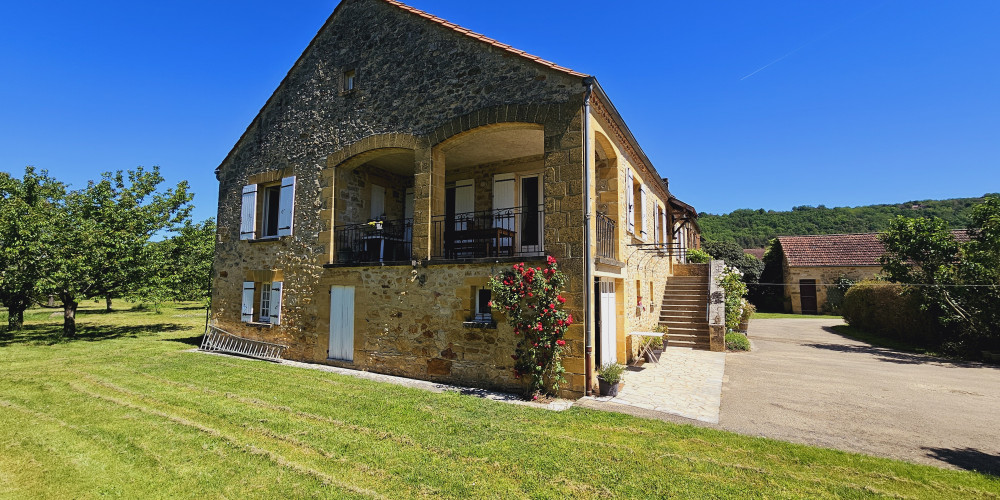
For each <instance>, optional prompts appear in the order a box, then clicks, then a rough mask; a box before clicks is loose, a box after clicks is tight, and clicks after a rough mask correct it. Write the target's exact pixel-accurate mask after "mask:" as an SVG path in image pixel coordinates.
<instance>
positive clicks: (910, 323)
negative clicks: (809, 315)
mask: <svg viewBox="0 0 1000 500" xmlns="http://www.w3.org/2000/svg"><path fill="white" fill-rule="evenodd" d="M841 311H842V312H843V314H844V321H847V324H849V325H851V326H853V327H855V328H858V329H861V330H864V331H866V332H869V333H874V334H877V335H882V336H885V337H889V338H893V339H898V340H906V341H912V342H916V343H926V342H932V341H933V340H934V337H935V331H934V325H936V323H937V322H936V321H934V320H933V318H929V317H928V315H927V314H926V313H924V312H923V311H921V310H920V299H919V297H918V296H916V295H915V294H910V293H906V287H904V286H902V285H899V284H898V283H888V282H884V281H876V280H865V281H861V282H859V283H856V284H855V285H854V286H852V287H850V289H848V290H847V293H846V294H844V301H843V304H842V305H841Z"/></svg>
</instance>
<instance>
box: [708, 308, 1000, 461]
mask: <svg viewBox="0 0 1000 500" xmlns="http://www.w3.org/2000/svg"><path fill="white" fill-rule="evenodd" d="M838 324H842V322H841V321H839V320H831V319H766V320H754V321H753V322H752V323H751V325H750V339H751V341H752V342H753V348H754V349H753V351H752V352H749V353H740V354H734V353H731V354H729V355H728V356H727V359H726V372H725V373H726V378H725V381H724V383H723V389H722V391H723V392H722V408H721V414H720V422H719V426H720V427H722V428H724V429H727V430H731V431H735V432H739V433H742V434H749V435H759V436H766V437H770V438H775V439H781V440H785V441H794V442H800V443H807V444H811V445H817V446H824V447H829V448H837V449H841V450H847V451H855V452H861V453H867V454H871V455H880V456H886V457H893V458H899V459H903V460H907V461H910V462H917V463H924V464H930V465H937V466H941V467H952V468H962V469H972V470H979V471H981V472H986V473H990V474H993V475H998V476H1000V368H998V367H997V366H995V365H983V364H980V363H957V362H951V361H947V360H941V359H936V358H930V357H926V356H920V355H915V354H908V353H902V352H898V351H893V350H890V349H883V348H877V347H872V346H870V345H868V344H865V343H862V342H857V341H854V340H849V339H847V338H845V337H842V336H840V335H837V334H836V333H834V332H833V330H832V329H831V328H830V327H832V326H834V325H838Z"/></svg>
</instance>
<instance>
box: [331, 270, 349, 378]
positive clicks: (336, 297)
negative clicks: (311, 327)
mask: <svg viewBox="0 0 1000 500" xmlns="http://www.w3.org/2000/svg"><path fill="white" fill-rule="evenodd" d="M328 357H329V358H330V359H336V360H341V361H354V287H353V286H337V285H334V286H331V287H330V353H329V355H328Z"/></svg>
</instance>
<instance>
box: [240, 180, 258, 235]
mask: <svg viewBox="0 0 1000 500" xmlns="http://www.w3.org/2000/svg"><path fill="white" fill-rule="evenodd" d="M240 213H241V218H240V239H241V240H252V239H254V238H256V237H257V185H256V184H250V185H248V186H243V207H242V210H241V212H240Z"/></svg>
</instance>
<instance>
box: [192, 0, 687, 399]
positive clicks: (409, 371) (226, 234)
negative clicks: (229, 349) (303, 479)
mask: <svg viewBox="0 0 1000 500" xmlns="http://www.w3.org/2000/svg"><path fill="white" fill-rule="evenodd" d="M347 75H351V77H352V79H351V82H350V84H348V83H347V80H346V78H347ZM582 76H583V75H580V74H578V73H575V72H572V71H569V70H565V69H562V68H558V67H554V66H553V65H551V64H548V63H544V62H542V63H540V62H538V61H536V60H533V59H531V58H527V57H522V56H520V55H518V54H516V53H514V52H512V50H511V49H509V48H504V47H502V46H499V45H498V44H496V43H494V42H492V41H490V40H488V39H484V38H482V37H478V36H470V35H468V34H466V33H462V32H459V31H456V29H455V28H454V27H453V26H449V25H447V24H445V23H443V22H441V21H440V20H434V19H431V18H429V16H427V15H425V14H422V13H419V12H418V11H414V10H412V9H408V8H404V7H401V6H400V5H398V4H396V3H395V2H390V1H385V0H344V1H343V2H342V3H341V4H340V5H339V6H338V7H337V9H336V10H335V12H334V14H333V15H332V16H331V17H330V19H329V20H328V21H327V23H326V24H325V25H324V26H323V28H322V29H321V30H320V31H319V33H318V34H317V35H316V37H315V39H314V40H313V41H312V42H311V43H310V45H309V47H308V48H307V49H306V50H305V52H304V53H303V54H302V56H301V57H300V59H299V60H298V61H297V62H296V63H295V65H294V66H293V68H292V69H291V70H290V71H289V73H288V75H287V76H286V77H285V79H284V80H283V81H282V83H281V85H280V86H279V87H278V89H277V90H276V91H275V93H274V95H272V97H271V98H270V99H269V100H268V101H267V103H266V104H265V105H264V107H263V108H262V109H261V111H260V113H259V115H258V116H257V117H256V118H255V119H254V121H253V122H252V123H251V124H250V126H249V127H248V129H247V130H246V132H245V133H244V134H243V136H242V137H241V138H240V140H239V141H238V142H237V144H236V145H235V147H234V148H233V149H232V151H231V152H230V154H229V155H228V156H227V157H226V159H225V160H224V161H223V162H222V164H221V165H220V166H219V168H218V169H217V177H218V179H219V211H218V223H219V226H218V227H219V230H218V239H217V246H216V258H215V273H216V274H215V278H214V287H213V299H212V321H213V323H214V324H216V325H217V326H219V327H221V328H224V329H226V330H228V331H231V332H232V333H235V334H237V335H243V336H247V337H250V338H255V339H261V340H267V341H272V342H281V343H284V344H287V345H288V346H289V349H288V351H287V356H288V357H290V358H293V359H299V360H304V361H312V362H321V363H329V364H334V365H340V366H348V367H352V368H357V369H362V370H371V371H377V372H382V373H391V374H395V375H403V376H408V377H415V378H422V379H428V380H440V381H445V382H451V383H458V384H464V385H473V386H479V387H489V388H499V389H505V390H515V389H518V388H519V387H520V383H519V382H518V381H517V380H516V379H515V378H514V377H513V376H512V373H511V367H512V360H511V358H510V354H511V353H512V352H513V349H514V346H515V344H516V337H514V335H513V332H512V331H511V329H510V328H509V326H508V325H506V323H505V322H504V321H503V318H500V317H497V318H495V319H496V325H495V327H493V326H491V325H470V324H468V323H469V319H470V317H471V316H472V314H473V308H474V305H475V301H476V296H475V293H476V290H477V289H479V288H482V287H484V286H485V284H486V282H487V280H488V278H489V276H491V275H493V274H496V273H498V272H500V271H502V270H504V269H507V268H509V266H510V265H511V263H512V262H515V261H524V262H526V263H533V262H538V263H539V265H541V262H543V261H544V257H545V256H546V255H551V256H554V257H556V258H557V259H558V260H559V264H560V267H561V269H562V270H563V271H564V272H565V273H566V274H567V276H568V278H569V280H568V285H567V290H566V292H565V293H564V296H565V297H567V303H566V309H567V311H568V312H570V313H571V314H572V315H573V316H574V317H576V318H585V317H586V316H585V308H584V297H585V295H584V290H585V288H586V289H589V288H590V287H591V285H590V284H586V283H584V272H585V266H587V265H592V264H588V263H586V262H585V260H584V249H585V248H586V247H585V245H588V244H589V245H590V246H591V248H592V249H593V248H595V246H596V241H595V239H594V238H593V237H592V238H591V241H589V242H587V241H585V239H584V230H583V228H584V221H585V218H584V210H583V207H584V200H585V199H586V196H590V197H591V198H592V199H595V200H597V203H599V204H600V206H601V207H604V209H605V211H606V212H607V213H609V214H614V218H616V219H617V223H618V228H619V230H618V231H617V232H616V237H617V240H618V245H617V250H616V252H617V253H616V255H617V259H615V260H617V261H619V262H612V263H611V265H610V268H609V269H606V271H607V272H605V273H604V276H612V278H610V279H615V280H616V281H617V282H618V283H620V287H619V289H620V290H621V292H620V293H618V294H617V295H616V300H617V301H618V302H619V305H620V309H619V310H621V311H623V312H624V314H620V315H618V319H617V321H619V323H618V325H617V326H618V328H617V331H618V342H619V346H618V351H619V359H621V360H624V359H626V358H629V357H630V356H629V354H628V353H627V352H626V351H632V350H634V349H633V348H632V346H630V345H629V344H628V340H627V335H626V333H627V332H628V331H635V330H649V329H652V327H653V326H654V325H655V321H656V320H655V318H656V315H657V309H656V308H657V307H658V302H659V301H658V300H650V299H646V295H647V294H648V293H652V294H653V295H654V296H657V297H659V296H662V294H663V285H664V280H665V278H666V276H668V275H669V273H670V269H671V264H672V262H673V257H672V256H671V254H670V253H669V252H667V251H665V250H659V251H657V250H653V251H652V252H650V249H648V248H642V247H635V246H630V245H634V244H649V243H656V241H654V236H652V235H647V236H642V235H640V236H635V235H633V234H628V233H627V232H626V231H624V230H622V228H624V227H625V226H624V224H625V220H624V219H625V217H626V213H627V212H628V210H627V207H626V206H624V205H623V204H624V203H625V199H626V196H625V189H626V187H625V179H626V172H627V171H629V170H631V171H632V173H633V174H632V175H633V178H634V179H635V180H634V181H633V182H639V183H641V184H643V185H644V186H646V187H645V188H644V189H647V190H648V193H649V195H648V196H647V206H646V207H644V208H645V209H644V210H643V212H642V213H643V214H645V215H643V217H653V216H654V215H655V214H656V213H657V208H658V207H660V208H662V209H664V210H665V209H666V207H667V200H668V199H669V197H670V194H669V192H668V191H667V188H666V185H665V183H664V182H662V181H661V180H660V178H659V177H658V175H657V174H656V171H655V169H653V168H652V166H650V165H647V164H645V163H644V162H643V160H642V159H641V158H643V157H642V156H641V154H639V153H637V152H636V151H637V148H638V146H637V145H634V144H631V143H630V142H629V141H630V140H629V137H630V136H631V135H630V134H626V133H623V131H622V128H623V126H624V125H623V124H620V123H617V120H619V119H617V118H616V115H613V114H608V112H607V110H606V109H605V111H604V114H603V115H602V114H601V113H600V110H598V112H595V113H593V114H592V115H591V116H584V106H583V104H584V92H585V90H586V89H585V87H584V85H583V82H582V78H581V77H582ZM351 86H353V87H352V88H347V87H351ZM594 97H595V101H596V102H601V101H600V100H599V98H598V96H597V95H595V96H594ZM600 98H602V99H606V97H605V96H603V95H601V96H600ZM585 120H587V121H588V122H589V123H591V124H596V125H598V126H597V127H589V129H590V130H592V134H591V136H590V137H587V138H585V137H584V134H583V131H584V127H583V124H584V121H585ZM625 132H627V131H625ZM584 141H587V143H585V142H584ZM595 142H599V143H601V144H602V150H601V152H599V153H598V152H596V151H597V148H594V149H592V150H593V151H595V155H594V157H593V158H584V151H585V150H586V146H592V145H593V144H594V143H595ZM640 153H641V151H640ZM584 172H587V175H591V176H592V178H591V186H592V190H591V192H590V193H584V192H583V185H584V182H583V176H584V175H585V174H584ZM595 172H601V175H602V178H601V179H600V180H599V181H597V182H595V181H596V179H595V178H594V177H593V176H594V175H595ZM498 174H511V175H514V176H518V178H519V179H520V176H529V175H538V176H540V177H539V179H538V181H539V184H540V186H541V193H540V202H541V203H542V205H543V213H544V216H543V218H544V220H543V224H542V226H541V227H542V230H541V237H542V239H543V241H544V244H543V249H542V250H541V251H539V252H532V253H529V254H526V255H522V256H519V257H517V258H493V259H466V260H464V261H463V260H461V259H444V258H441V257H440V256H439V255H437V254H436V253H435V252H436V249H438V248H439V247H440V241H439V240H440V238H441V237H440V234H439V233H436V232H435V231H436V230H437V229H438V228H439V227H440V224H439V223H436V222H435V221H436V220H438V219H437V218H440V217H441V216H442V215H443V214H444V213H445V211H446V204H447V203H449V202H448V196H449V187H452V186H453V185H454V183H455V182H456V181H459V180H463V179H470V180H472V181H473V186H474V193H475V196H474V201H473V205H474V209H475V210H491V209H492V207H493V203H494V198H493V195H494V193H493V180H492V179H494V178H495V176H497V175H498ZM293 176H294V184H293V185H294V203H293V207H294V217H293V218H292V220H293V224H292V225H291V230H290V232H291V234H290V235H281V236H277V237H268V238H261V237H259V236H260V234H257V236H258V237H257V238H256V239H249V240H248V239H241V223H242V222H243V221H244V220H245V219H246V217H247V213H246V210H245V207H243V203H242V202H243V200H244V199H245V196H246V195H245V194H244V192H245V190H246V187H252V186H258V187H263V186H266V185H268V183H275V182H277V183H279V184H280V183H281V182H283V181H282V179H288V178H291V177H293ZM373 186H378V187H379V188H382V189H384V191H385V195H384V201H383V203H384V216H385V217H386V218H387V219H393V218H402V217H403V216H404V212H405V208H404V207H405V204H406V203H407V201H405V200H406V198H407V192H408V191H409V192H411V193H412V195H411V196H412V228H411V231H412V234H407V238H409V241H408V243H409V247H408V248H409V254H410V255H408V256H407V257H408V258H407V259H406V261H407V262H405V263H403V264H400V263H398V262H391V263H384V264H374V265H372V264H370V263H369V264H366V265H344V264H343V261H344V259H343V257H344V256H343V255H340V256H338V253H341V252H343V251H344V250H342V249H343V248H344V245H343V242H342V241H338V238H340V237H339V236H338V234H340V233H338V228H343V227H345V226H347V225H350V224H364V223H366V221H367V220H368V219H369V216H370V215H371V213H372V209H371V207H372V204H373V203H375V201H374V199H373V198H374V194H373ZM283 193H284V192H283ZM241 196H242V198H241ZM282 196H285V195H284V194H282ZM260 199H261V198H259V197H258V200H260ZM262 203H263V202H259V203H258V208H257V212H256V213H257V214H258V215H257V216H258V217H264V215H260V214H263V213H264V210H265V207H264V205H262ZM376 206H377V205H376ZM598 210H601V208H600V207H599V208H598ZM640 223H641V221H640ZM666 223H667V224H668V225H672V224H673V221H672V220H671V219H669V217H668V220H667V222H666ZM436 224H437V225H436ZM591 224H592V225H591V229H592V230H593V227H594V226H593V224H594V222H593V219H592V221H591ZM654 225H655V224H654ZM591 234H592V235H593V234H594V232H593V231H591ZM664 241H666V242H669V241H670V239H669V235H665V236H664ZM338 257H339V258H338ZM619 264H620V265H619ZM274 282H281V283H282V286H281V288H282V290H281V293H280V296H279V295H276V296H275V297H276V299H275V300H280V302H276V303H277V304H279V305H278V307H277V308H276V309H277V310H278V312H280V321H278V320H272V321H271V322H270V323H268V322H267V321H264V320H263V319H261V320H259V321H258V318H257V317H256V316H253V318H252V319H251V320H247V319H246V316H241V313H242V314H243V315H245V314H246V302H247V301H246V300H245V297H246V295H245V294H246V292H245V291H244V292H243V294H241V290H244V283H250V284H251V285H252V286H254V287H256V288H255V291H254V294H253V301H252V305H253V306H254V307H258V308H259V309H260V310H263V308H264V306H263V304H262V302H261V300H262V294H263V292H261V291H260V290H261V289H262V288H261V284H268V283H274ZM637 282H638V284H637ZM333 286H338V287H341V286H347V287H353V293H354V297H355V299H354V303H353V305H352V308H351V311H352V312H351V314H353V316H352V317H353V324H354V330H353V332H352V335H353V349H352V355H351V356H349V357H350V358H351V359H350V361H345V360H343V359H341V360H335V359H330V358H331V353H330V345H329V339H330V338H331V326H332V325H331V319H330V318H331V314H332V312H331V301H332V299H331V296H332V295H331V287H333ZM637 295H643V297H644V299H645V305H646V310H641V309H639V308H637V307H636V305H637V301H638V299H637ZM251 314H254V313H251ZM473 326H475V327H473ZM584 326H585V325H584V322H578V323H577V324H575V325H573V326H572V327H571V328H570V330H569V331H568V332H567V351H566V355H565V357H564V361H563V363H564V366H565V367H566V369H567V372H566V376H567V379H568V382H569V383H568V384H566V385H565V386H564V389H563V395H564V396H568V397H575V396H580V395H582V394H583V392H584V386H585V380H584V373H585V370H584V359H585V350H584V345H585V337H584V332H585V329H584Z"/></svg>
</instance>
